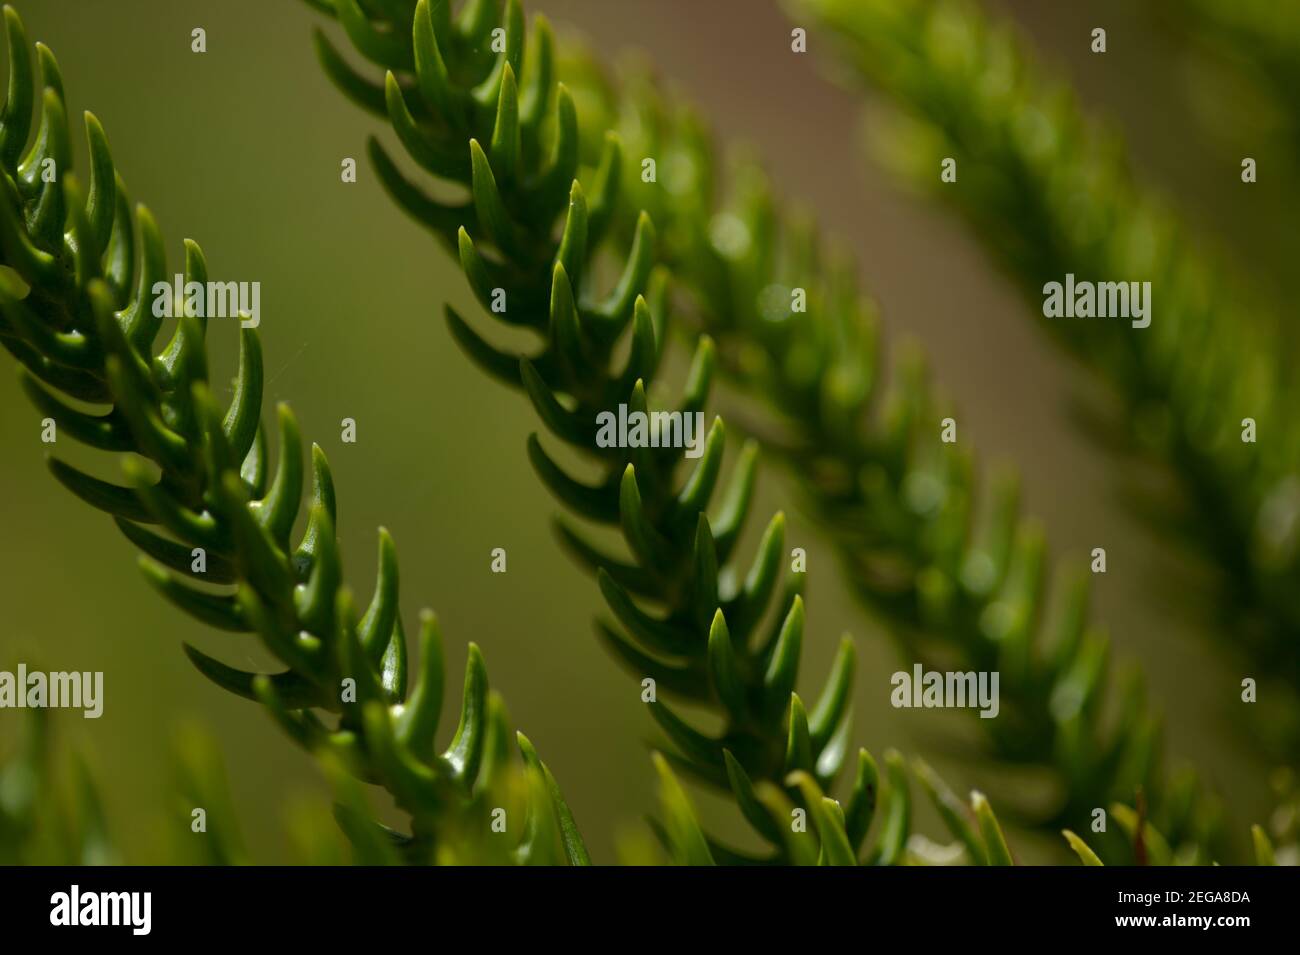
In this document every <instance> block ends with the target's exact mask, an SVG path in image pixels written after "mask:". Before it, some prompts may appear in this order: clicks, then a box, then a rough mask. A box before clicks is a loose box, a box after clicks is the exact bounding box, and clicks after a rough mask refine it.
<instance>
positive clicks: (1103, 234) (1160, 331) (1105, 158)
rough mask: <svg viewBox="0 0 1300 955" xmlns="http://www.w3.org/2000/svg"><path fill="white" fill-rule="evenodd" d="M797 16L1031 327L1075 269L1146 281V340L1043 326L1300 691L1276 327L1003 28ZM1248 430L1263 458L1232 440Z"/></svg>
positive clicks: (1235, 618) (1243, 628) (1295, 538)
mask: <svg viewBox="0 0 1300 955" xmlns="http://www.w3.org/2000/svg"><path fill="white" fill-rule="evenodd" d="M797 6H798V9H800V10H801V11H806V12H807V13H809V14H810V15H811V16H813V17H815V18H816V19H817V20H818V21H820V22H821V23H823V24H825V25H826V26H827V27H828V28H830V29H831V30H833V31H834V32H835V34H837V35H838V36H840V37H841V38H842V46H843V47H844V52H845V56H846V59H847V60H848V61H849V62H850V63H851V64H852V65H853V67H854V68H855V69H856V70H857V71H858V72H860V73H861V74H862V75H863V76H864V77H866V78H868V79H870V80H871V81H873V82H876V83H878V84H879V85H880V86H881V88H882V89H883V90H885V91H886V92H887V93H888V94H889V95H890V96H892V97H893V98H895V99H896V100H897V101H898V102H899V103H900V104H901V105H902V106H903V107H904V109H905V111H906V112H907V114H908V119H909V120H911V121H913V122H914V125H913V126H912V129H913V131H914V133H915V135H914V136H912V137H909V144H908V147H907V148H906V149H905V150H901V151H900V155H899V157H898V162H899V165H901V166H902V167H904V168H905V170H906V172H907V174H908V175H909V177H910V178H911V179H913V180H914V181H916V182H917V183H918V184H920V185H922V186H923V187H924V188H927V189H928V190H930V191H935V184H936V183H937V173H935V170H937V169H938V168H939V162H940V159H941V158H942V157H945V156H951V157H956V158H957V160H958V162H959V166H960V169H961V170H962V172H961V175H962V185H961V187H960V188H951V189H949V188H944V189H941V190H937V197H938V198H941V199H942V200H943V201H945V202H947V203H950V204H951V205H952V206H953V207H954V208H955V209H956V211H957V212H958V213H959V214H960V215H961V216H962V217H963V218H964V219H965V220H966V221H967V222H969V223H970V224H971V225H972V226H973V227H974V232H975V234H976V235H977V236H978V237H979V238H980V241H981V242H983V243H984V244H985V245H987V246H988V248H989V250H990V251H991V253H992V254H993V255H994V256H995V257H996V259H997V261H998V262H999V263H1000V264H1001V265H1002V266H1003V267H1004V268H1005V269H1006V270H1007V271H1008V272H1009V273H1010V274H1011V275H1012V277H1013V278H1015V279H1016V280H1017V281H1018V282H1019V284H1020V286H1021V288H1022V290H1023V292H1024V293H1025V295H1026V296H1027V297H1028V298H1029V300H1030V302H1031V305H1032V307H1033V309H1034V311H1035V312H1038V311H1039V310H1040V308H1041V305H1042V293H1043V286H1044V283H1046V282H1050V281H1063V279H1064V276H1065V275H1066V274H1067V273H1068V272H1072V273H1077V274H1079V275H1080V276H1081V277H1086V278H1095V277H1102V276H1115V277H1125V278H1130V277H1131V278H1137V277H1142V278H1144V279H1150V280H1151V282H1152V287H1153V290H1154V296H1155V301H1156V305H1155V309H1156V314H1154V315H1153V320H1152V323H1151V326H1150V327H1149V328H1146V329H1143V330H1141V331H1133V330H1131V329H1129V328H1128V327H1127V325H1125V324H1124V323H1116V322H1108V321H1101V322H1084V323H1068V324H1065V323H1061V322H1053V323H1051V325H1050V329H1051V330H1052V331H1053V332H1054V333H1055V335H1054V337H1055V338H1056V339H1057V340H1058V341H1059V342H1061V343H1062V344H1063V345H1064V346H1066V347H1067V348H1069V349H1070V350H1071V351H1072V352H1074V353H1075V354H1077V355H1078V356H1079V357H1080V358H1081V359H1082V360H1083V361H1084V362H1085V363H1086V364H1087V365H1089V366H1090V367H1091V368H1093V369H1094V370H1095V371H1097V372H1098V373H1100V374H1102V375H1104V376H1105V378H1106V379H1107V380H1108V381H1109V382H1111V383H1112V384H1113V385H1114V387H1115V388H1116V390H1117V391H1118V392H1119V394H1120V396H1121V397H1122V399H1123V400H1124V402H1125V403H1126V405H1127V408H1126V412H1127V413H1126V416H1125V417H1126V421H1127V422H1129V423H1130V424H1131V425H1132V427H1133V431H1132V433H1133V437H1134V438H1135V439H1136V440H1137V441H1138V442H1139V443H1140V444H1141V445H1143V446H1145V447H1146V448H1147V449H1148V450H1150V451H1152V452H1154V453H1155V454H1157V455H1159V456H1160V457H1161V458H1163V459H1164V460H1165V461H1167V462H1168V463H1169V464H1170V465H1171V470H1172V471H1173V472H1174V473H1175V474H1177V475H1178V476H1179V478H1180V479H1181V480H1182V481H1183V483H1184V485H1185V487H1186V488H1187V491H1188V505H1189V506H1188V508H1187V513H1186V515H1185V517H1184V524H1185V526H1186V528H1187V530H1188V531H1189V533H1190V535H1191V536H1194V537H1196V538H1198V539H1199V540H1201V541H1202V543H1203V544H1204V547H1205V551H1206V553H1207V555H1208V556H1209V557H1210V558H1211V559H1212V560H1213V561H1215V562H1217V563H1218V564H1219V566H1220V567H1221V568H1222V571H1223V574H1224V579H1225V581H1226V582H1227V591H1228V597H1229V604H1228V606H1229V607H1230V608H1231V612H1230V613H1229V614H1225V627H1226V628H1229V629H1230V631H1231V633H1232V639H1233V646H1234V650H1235V651H1237V652H1244V653H1245V654H1246V655H1247V656H1248V657H1249V658H1250V659H1251V660H1252V661H1253V662H1254V663H1255V664H1256V666H1257V667H1258V670H1259V672H1261V673H1266V674H1268V675H1269V676H1270V677H1273V678H1276V679H1277V680H1278V681H1281V682H1282V683H1284V684H1285V685H1287V686H1289V687H1291V688H1292V689H1293V690H1295V689H1300V598H1298V597H1297V590H1296V583H1297V581H1300V427H1298V426H1297V425H1296V421H1295V415H1294V408H1295V406H1296V396H1297V391H1296V387H1295V381H1294V376H1293V375H1291V374H1289V372H1290V369H1289V368H1288V367H1287V364H1286V355H1287V354H1289V353H1290V352H1289V350H1288V349H1287V348H1286V347H1284V345H1283V341H1284V339H1283V338H1282V337H1281V336H1280V332H1279V327H1278V323H1277V321H1276V318H1275V316H1274V314H1273V310H1272V309H1271V308H1270V307H1269V306H1268V305H1266V304H1264V303H1261V302H1259V301H1258V298H1257V296H1254V295H1252V294H1251V293H1250V290H1249V289H1247V288H1243V287H1242V285H1241V284H1240V283H1239V282H1237V281H1236V280H1235V277H1233V276H1231V275H1227V274H1225V270H1224V269H1223V268H1221V267H1219V265H1218V264H1217V263H1216V262H1215V261H1214V260H1213V259H1211V258H1210V257H1209V256H1208V255H1207V254H1206V253H1205V251H1204V250H1203V249H1202V248H1201V247H1200V246H1199V245H1198V244H1197V242H1196V241H1195V239H1194V238H1191V230H1189V229H1188V228H1187V227H1186V225H1185V223H1183V222H1181V221H1180V220H1179V219H1178V217H1177V216H1176V215H1175V214H1174V213H1173V212H1172V211H1171V210H1169V209H1168V208H1166V207H1165V206H1164V204H1163V203H1162V202H1160V201H1159V200H1158V199H1156V198H1155V197H1154V196H1153V195H1152V194H1150V193H1149V192H1148V191H1146V190H1145V189H1143V188H1142V187H1141V186H1140V185H1139V184H1137V183H1136V182H1135V180H1134V177H1133V175H1132V173H1131V171H1130V169H1129V168H1128V164H1127V162H1126V160H1125V158H1124V151H1123V149H1122V148H1121V147H1120V145H1119V144H1118V143H1117V142H1116V140H1115V138H1114V137H1113V136H1110V135H1108V134H1107V133H1106V132H1105V131H1104V130H1102V129H1101V128H1100V127H1099V126H1098V125H1097V124H1096V123H1094V122H1091V121H1090V120H1088V119H1087V118H1086V117H1085V115H1084V114H1083V112H1082V110H1081V109H1080V107H1079V104H1078V103H1077V101H1076V99H1075V97H1074V96H1073V94H1072V93H1071V91H1070V90H1069V89H1068V88H1067V87H1065V86H1063V85H1062V84H1060V83H1059V82H1054V81H1053V80H1052V79H1051V77H1049V76H1048V75H1047V74H1046V71H1044V70H1043V69H1042V68H1041V67H1039V65H1038V64H1037V63H1036V62H1034V60H1033V57H1032V54H1031V53H1030V52H1029V50H1028V49H1027V48H1026V46H1025V44H1024V43H1023V42H1022V41H1021V40H1020V38H1019V37H1018V36H1017V35H1016V34H1015V33H1014V31H1012V30H1011V29H1009V28H1008V27H1006V26H1005V25H999V24H997V23H995V22H993V21H990V20H989V19H988V18H987V17H985V16H984V15H983V14H982V13H981V12H979V11H978V10H976V9H975V8H974V7H973V6H972V5H971V4H968V3H964V2H953V0H944V2H935V0H909V2H904V3H892V2H891V3H881V2H874V0H873V2H864V3H859V2H853V3H845V2H842V0H801V2H800V3H799V4H798V5H797ZM1220 6H1222V5H1220ZM1243 19H1248V17H1243ZM1025 117H1039V120H1037V121H1036V122H1037V123H1039V125H1038V126H1032V124H1030V123H1028V122H1027V121H1026V120H1025ZM1035 130H1039V131H1038V132H1035ZM1048 130H1050V134H1045V133H1044V132H1043V131H1048ZM1011 223H1014V224H1015V225H1014V227H1012V226H1011ZM1247 418H1250V419H1253V420H1254V422H1255V424H1256V429H1257V434H1258V439H1257V443H1251V442H1246V441H1243V440H1242V431H1241V429H1242V427H1243V424H1244V419H1247ZM1289 720H1290V721H1289V724H1288V725H1286V726H1285V727H1283V728H1282V729H1280V730H1277V731H1276V733H1275V735H1277V736H1278V737H1280V738H1282V739H1281V742H1282V743H1283V744H1284V745H1285V744H1289V745H1292V746H1294V745H1296V741H1298V740H1300V716H1297V715H1295V713H1294V712H1293V713H1291V714H1290V717H1289Z"/></svg>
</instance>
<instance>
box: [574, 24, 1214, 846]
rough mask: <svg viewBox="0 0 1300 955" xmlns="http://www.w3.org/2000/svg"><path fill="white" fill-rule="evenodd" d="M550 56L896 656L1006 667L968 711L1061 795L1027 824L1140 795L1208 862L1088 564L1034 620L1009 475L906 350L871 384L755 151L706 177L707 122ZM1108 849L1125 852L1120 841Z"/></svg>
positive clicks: (690, 308) (829, 253) (849, 276)
mask: <svg viewBox="0 0 1300 955" xmlns="http://www.w3.org/2000/svg"><path fill="white" fill-rule="evenodd" d="M563 67H564V75H565V77H566V79H567V80H568V81H569V82H570V83H571V84H573V85H574V86H575V88H580V89H581V90H582V91H583V94H584V95H583V102H584V103H591V104H596V103H600V104H603V107H604V113H603V115H601V114H598V113H595V112H594V111H592V110H589V114H590V115H588V117H587V120H588V122H589V124H590V128H584V134H585V135H587V137H588V138H589V139H590V138H592V136H594V135H600V134H602V133H603V131H604V130H605V129H606V128H616V129H617V130H619V131H620V133H621V134H622V136H623V140H624V145H625V149H624V154H625V157H626V158H627V164H628V168H627V169H626V171H625V174H624V180H625V182H627V183H628V185H627V187H626V189H625V200H624V201H623V202H621V203H620V209H619V213H618V215H619V218H620V221H621V224H622V228H623V229H627V228H628V222H629V221H630V217H631V215H632V214H633V210H636V209H642V208H644V209H647V210H649V211H650V212H651V213H652V214H653V215H654V216H655V219H656V221H658V222H660V223H661V225H662V228H661V236H662V237H663V241H662V242H661V249H662V250H663V251H664V253H665V255H666V258H667V260H668V262H669V264H670V265H671V266H672V268H673V271H674V274H675V276H676V277H678V278H680V279H681V280H683V282H684V283H685V285H686V286H687V287H688V289H689V292H690V294H691V301H690V303H689V304H688V305H687V306H686V308H685V312H686V315H687V317H688V320H689V323H690V325H691V328H692V330H703V331H706V332H708V333H709V334H710V335H712V336H713V338H714V339H715V340H716V341H717V342H718V344H719V349H718V355H719V359H720V362H719V367H720V369H721V370H722V371H723V373H724V374H725V375H727V377H728V378H729V379H730V380H731V381H733V382H734V383H737V384H739V385H741V386H742V388H743V389H744V390H745V391H747V392H748V393H750V394H752V395H757V396H760V397H762V398H765V399H767V400H768V402H769V403H770V406H771V409H772V410H773V411H774V412H775V413H776V414H777V416H778V418H779V422H778V423H779V425H780V427H779V428H778V430H775V431H774V430H771V429H765V431H766V433H765V441H766V443H767V444H768V446H769V448H771V449H774V450H777V451H778V452H779V453H780V454H781V456H782V457H783V458H784V459H785V460H786V461H787V462H788V463H789V464H790V465H791V468H790V470H791V474H792V476H793V477H794V479H795V480H796V482H797V483H798V485H799V486H800V487H801V489H802V490H803V491H804V492H805V496H806V499H807V503H808V507H809V510H810V511H811V512H812V513H813V515H814V516H815V517H816V518H817V519H818V521H819V523H820V524H821V526H822V527H823V528H824V529H825V530H826V531H827V532H828V533H829V534H830V536H831V538H832V539H833V540H834V541H835V543H836V546H837V550H838V552H839V554H840V556H841V557H842V559H843V562H844V565H845V568H846V572H847V576H848V579H849V581H850V583H851V584H852V586H853V587H854V589H855V592H856V593H857V594H858V595H859V596H860V597H861V598H863V599H864V600H865V601H866V603H867V604H868V606H870V607H871V608H873V609H875V610H876V611H878V612H880V613H882V614H883V615H884V616H885V617H886V619H888V620H889V621H890V623H891V625H892V626H891V631H892V632H893V633H894V635H895V636H896V637H898V638H899V640H900V647H901V649H902V650H903V652H904V654H905V655H906V658H907V660H908V662H909V663H911V662H914V661H917V660H921V661H925V662H926V663H927V665H929V664H931V663H935V662H937V661H940V660H950V661H951V660H955V661H957V662H958V663H959V664H960V666H961V668H967V669H976V670H990V669H996V670H1000V672H1001V686H1000V691H1001V698H1002V700H1003V710H1002V713H1001V714H1000V716H999V718H998V719H996V720H980V721H979V722H980V724H981V727H982V728H983V729H984V730H985V731H986V732H988V733H989V735H990V742H991V744H992V746H991V749H992V756H993V757H994V758H995V759H998V760H1000V761H1004V762H1006V763H1008V764H1013V765H1019V766H1025V767H1029V766H1038V767H1042V768H1044V769H1047V770H1049V771H1050V773H1051V777H1052V780H1053V782H1054V786H1055V790H1056V792H1057V794H1058V795H1057V801H1056V803H1055V804H1054V805H1053V806H1052V807H1051V808H1050V809H1048V810H1047V811H1046V812H1044V811H1042V810H1041V809H1037V808H1032V807H1029V806H1026V807H1024V808H1023V815H1025V816H1026V818H1027V820H1028V821H1030V822H1032V823H1036V824H1040V825H1043V826H1046V827H1050V828H1053V829H1055V828H1059V827H1061V826H1064V825H1079V826H1082V825H1084V823H1085V821H1086V820H1088V819H1089V818H1090V816H1091V813H1092V812H1093V811H1094V810H1095V809H1097V808H1104V807H1105V806H1107V805H1109V804H1110V803H1111V802H1112V801H1114V800H1116V799H1125V798H1131V796H1132V793H1133V792H1134V791H1135V790H1136V789H1137V788H1139V787H1142V788H1144V789H1145V790H1146V791H1147V792H1148V793H1150V794H1151V796H1152V805H1153V811H1154V812H1155V814H1156V818H1157V819H1158V820H1159V821H1160V824H1161V825H1162V826H1164V827H1165V828H1166V829H1167V831H1169V832H1170V833H1171V834H1172V837H1173V838H1175V839H1176V840H1177V843H1178V845H1179V846H1180V852H1181V856H1180V857H1182V858H1192V857H1199V858H1201V859H1207V858H1209V857H1211V856H1212V855H1219V854H1221V852H1220V851H1219V849H1218V848H1216V846H1217V839H1218V835H1217V833H1218V831H1219V826H1218V815H1219V808H1218V806H1217V803H1216V801H1215V800H1213V799H1209V798H1206V797H1205V796H1204V795H1203V794H1202V792H1201V787H1200V785H1199V783H1197V781H1196V779H1195V776H1194V775H1193V774H1192V773H1191V772H1179V773H1178V774H1177V775H1176V776H1175V777H1173V778H1172V779H1168V780H1167V779H1166V778H1165V777H1164V774H1163V771H1162V768H1161V765H1160V764H1161V760H1162V755H1161V747H1160V745H1159V741H1158V736H1159V718H1158V716H1157V715H1156V714H1155V713H1153V712H1152V710H1151V708H1150V707H1149V705H1148V704H1147V703H1146V701H1145V697H1144V691H1143V685H1142V682H1141V680H1140V678H1139V677H1138V676H1137V675H1136V674H1131V675H1129V677H1128V678H1127V679H1126V682H1125V683H1124V684H1123V685H1122V686H1120V687H1116V686H1114V685H1113V684H1114V682H1115V681H1114V679H1112V678H1111V676H1110V673H1109V670H1110V668H1109V657H1110V649H1109V640H1108V639H1107V638H1106V636H1105V634H1104V632H1103V631H1101V629H1100V628H1099V627H1098V626H1097V625H1096V624H1095V623H1093V622H1091V621H1090V619H1089V614H1088V609H1087V604H1088V598H1087V594H1088V576H1087V574H1086V572H1084V571H1082V570H1081V569H1075V568H1073V567H1069V568H1065V569H1060V570H1058V571H1057V573H1056V578H1055V582H1054V584H1053V587H1054V589H1055V590H1056V591H1058V592H1060V597H1059V598H1058V600H1057V604H1058V608H1059V610H1058V613H1057V615H1056V616H1055V617H1054V618H1052V619H1051V620H1048V619H1047V618H1046V611H1045V608H1046V606H1047V603H1048V593H1049V590H1048V588H1047V586H1046V584H1045V580H1046V578H1047V575H1048V568H1047V562H1046V559H1045V553H1046V542H1045V540H1044V537H1043V531H1042V529H1041V528H1040V527H1039V526H1038V525H1037V524H1036V523H1034V522H1031V521H1028V520H1025V519H1022V518H1021V517H1019V516H1018V512H1019V506H1018V494H1017V483H1016V481H1015V479H1014V476H1013V475H1004V476H1001V477H998V478H996V479H994V480H990V479H989V478H987V477H983V476H981V475H980V474H979V473H978V472H977V470H976V468H975V465H974V460H973V456H972V455H971V454H970V452H969V451H967V450H964V447H963V446H965V447H968V444H967V443H966V442H962V443H959V444H956V445H952V444H944V443H942V442H941V441H940V440H939V437H940V423H941V420H942V417H943V416H944V415H945V414H947V413H948V411H947V408H946V406H945V405H944V404H943V403H941V402H940V401H939V400H938V399H937V398H936V397H935V396H934V394H933V392H932V390H931V388H930V385H929V383H928V380H927V374H926V372H925V368H924V364H923V362H922V360H921V357H920V356H919V354H917V353H916V352H915V350H909V351H906V352H905V353H904V354H903V356H902V357H901V359H900V360H899V361H898V363H897V365H896V367H895V368H894V370H893V374H892V383H891V388H890V390H889V392H888V393H887V394H883V393H882V392H883V390H884V389H883V388H882V386H881V384H880V380H881V371H880V366H881V365H882V364H883V359H882V358H881V353H882V351H883V348H882V343H881V340H880V335H879V332H878V329H877V309H876V306H875V304H874V303H873V302H871V301H870V300H868V299H867V298H866V297H865V296H864V295H863V293H862V292H861V291H860V290H859V288H858V286H857V282H856V279H855V277H854V268H853V265H852V263H851V261H850V260H849V258H848V256H847V255H845V254H844V252H843V250H841V249H838V248H836V247H834V246H833V245H830V246H828V244H827V243H826V242H824V241H823V240H821V239H820V237H819V235H818V233H817V230H816V228H815V225H814V223H813V222H812V221H811V219H810V218H809V217H808V216H806V215H803V214H791V213H788V212H787V211H786V210H785V209H784V208H782V207H781V205H780V204H779V203H778V201H777V200H776V198H775V197H774V196H773V193H772V189H771V187H770V185H769V183H768V182H767V180H766V178H765V177H764V175H763V173H762V172H761V170H760V169H759V168H758V167H757V166H756V165H755V164H753V163H752V162H742V163H740V164H739V165H738V166H737V167H736V168H734V169H729V170H727V171H726V172H724V171H722V170H721V169H719V168H718V164H717V163H716V161H715V159H714V156H715V155H716V153H717V149H716V146H715V144H714V142H713V140H712V137H711V135H710V133H709V130H708V129H707V127H706V126H705V124H703V123H702V122H701V121H700V119H699V118H698V117H697V116H696V115H695V114H694V113H693V112H692V111H691V110H690V108H689V106H685V105H683V104H681V103H678V102H666V101H665V100H664V98H663V97H662V96H660V95H659V94H658V92H657V90H656V84H655V83H654V82H653V81H652V79H651V78H649V77H646V76H639V77H631V78H626V79H625V81H624V83H623V84H622V86H621V87H620V86H617V85H615V84H613V83H611V82H610V81H609V80H608V79H607V78H606V77H605V76H604V74H603V71H602V70H601V68H600V67H599V65H598V64H597V63H596V62H595V61H594V60H593V58H592V57H590V55H588V54H587V53H585V51H582V50H578V49H573V50H569V51H567V59H566V60H565V62H564V63H563ZM656 156H657V157H661V158H662V157H673V169H674V170H676V172H675V174H674V176H673V178H672V180H671V181H669V182H664V183H661V184H644V183H641V181H640V178H639V175H638V173H639V168H638V166H639V163H640V161H641V157H656ZM727 181H729V182H730V188H729V189H725V190H724V188H723V184H724V183H726V182H727ZM796 292H797V293H800V294H802V295H803V296H804V301H803V303H802V305H803V307H802V309H800V308H799V307H796V305H795V304H794V302H795V295H794V293H796ZM985 482H988V486H987V489H985V487H984V485H985ZM1108 698H1109V700H1110V702H1109V703H1108V702H1107V700H1108ZM1112 705H1118V713H1112V714H1110V715H1109V716H1107V714H1106V709H1107V707H1108V706H1112ZM1005 802H1006V800H1005V799H1003V800H1001V804H1002V805H1003V809H1004V810H1005V808H1006V805H1005ZM1072 820H1073V822H1072ZM1110 851H1111V852H1113V853H1115V858H1117V859H1118V858H1122V857H1123V856H1124V854H1125V853H1126V852H1127V851H1128V850H1127V847H1126V846H1125V845H1124V844H1122V843H1120V842H1118V841H1116V842H1114V843H1113V844H1112V845H1111V846H1110Z"/></svg>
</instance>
